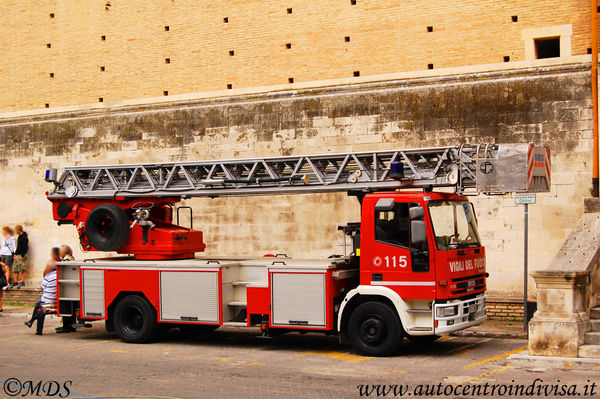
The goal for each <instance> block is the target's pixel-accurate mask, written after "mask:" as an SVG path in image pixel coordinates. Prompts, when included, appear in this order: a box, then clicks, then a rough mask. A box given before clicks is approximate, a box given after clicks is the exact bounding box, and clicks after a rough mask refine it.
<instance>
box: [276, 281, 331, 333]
mask: <svg viewBox="0 0 600 399" xmlns="http://www.w3.org/2000/svg"><path fill="white" fill-rule="evenodd" d="M326 302H327V293H326V284H325V273H301V272H298V273H295V272H272V273H271V304H272V312H271V317H272V321H271V324H272V325H274V326H275V325H277V326H296V327H300V326H306V327H316V328H324V327H325V326H326V320H327V318H326V314H325V312H326V308H327V307H326Z"/></svg>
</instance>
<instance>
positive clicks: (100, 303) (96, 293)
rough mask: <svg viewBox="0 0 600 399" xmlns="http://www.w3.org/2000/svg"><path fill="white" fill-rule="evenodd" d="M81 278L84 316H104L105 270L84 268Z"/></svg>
mask: <svg viewBox="0 0 600 399" xmlns="http://www.w3.org/2000/svg"><path fill="white" fill-rule="evenodd" d="M81 280H82V282H81V283H82V285H83V289H82V291H83V292H82V295H83V298H82V299H83V306H82V314H83V316H84V317H92V318H100V319H101V318H104V309H105V306H104V270H82V272H81Z"/></svg>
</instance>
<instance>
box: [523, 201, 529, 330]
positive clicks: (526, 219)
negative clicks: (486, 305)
mask: <svg viewBox="0 0 600 399" xmlns="http://www.w3.org/2000/svg"><path fill="white" fill-rule="evenodd" d="M523 209H524V212H525V214H524V215H523V218H524V223H525V226H524V228H525V234H524V237H523V241H524V242H523V253H524V254H523V330H524V331H525V332H527V324H528V323H529V320H528V318H529V312H528V311H527V310H528V309H527V275H528V271H527V269H528V264H527V250H528V248H527V243H528V238H529V237H528V236H529V204H527V203H525V204H524V208H523Z"/></svg>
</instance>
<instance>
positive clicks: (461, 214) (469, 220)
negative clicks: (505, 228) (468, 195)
mask: <svg viewBox="0 0 600 399" xmlns="http://www.w3.org/2000/svg"><path fill="white" fill-rule="evenodd" d="M429 215H430V216H431V223H432V224H433V232H434V234H435V243H436V245H437V247H438V249H439V250H448V249H456V248H466V247H479V246H481V244H480V240H479V231H478V230H477V223H476V221H475V217H474V211H473V207H472V206H471V204H470V203H469V202H468V201H454V200H453V201H448V200H438V201H435V200H434V201H429Z"/></svg>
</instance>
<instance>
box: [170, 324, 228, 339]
mask: <svg viewBox="0 0 600 399" xmlns="http://www.w3.org/2000/svg"><path fill="white" fill-rule="evenodd" d="M178 328H179V331H180V332H181V334H183V335H184V336H186V337H193V336H196V335H202V334H209V333H211V332H213V331H215V330H216V329H217V328H219V326H213V325H204V324H180V325H179V326H178Z"/></svg>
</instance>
